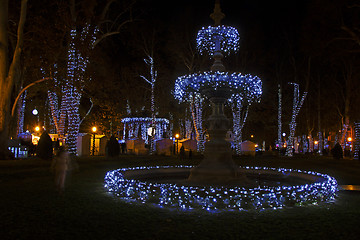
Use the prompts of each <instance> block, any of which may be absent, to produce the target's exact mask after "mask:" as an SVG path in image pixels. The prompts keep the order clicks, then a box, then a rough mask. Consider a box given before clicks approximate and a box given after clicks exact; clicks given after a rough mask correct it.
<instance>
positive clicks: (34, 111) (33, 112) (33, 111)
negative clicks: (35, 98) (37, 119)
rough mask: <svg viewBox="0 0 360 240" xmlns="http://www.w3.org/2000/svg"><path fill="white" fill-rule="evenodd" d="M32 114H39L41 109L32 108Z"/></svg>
mask: <svg viewBox="0 0 360 240" xmlns="http://www.w3.org/2000/svg"><path fill="white" fill-rule="evenodd" d="M32 114H33V115H35V116H36V115H38V114H39V111H38V110H37V109H36V108H35V109H34V110H32Z"/></svg>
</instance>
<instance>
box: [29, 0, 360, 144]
mask: <svg viewBox="0 0 360 240" xmlns="http://www.w3.org/2000/svg"><path fill="white" fill-rule="evenodd" d="M119 3H122V1H119ZM353 3H354V1H340V0H337V1H331V2H328V1H325V0H313V1H259V0H255V1H253V0H243V1H225V0H223V1H221V8H222V12H223V13H225V15H226V16H225V18H224V19H223V21H222V23H223V24H225V25H230V26H233V27H236V28H237V29H238V31H239V33H240V50H239V52H238V53H237V54H233V55H232V56H230V57H227V58H225V59H224V60H223V62H224V65H225V67H226V68H227V70H229V71H239V72H242V73H251V74H253V75H257V76H259V77H260V78H261V79H262V80H263V97H262V101H261V103H259V104H254V105H253V106H251V108H250V113H249V118H248V121H247V124H246V126H245V129H244V136H245V138H246V137H247V136H249V135H250V134H253V133H255V135H256V136H259V140H261V139H266V140H267V141H273V140H274V139H275V138H276V134H277V130H276V128H277V84H281V86H282V90H283V102H285V103H286V104H284V107H283V121H284V123H283V125H284V131H288V129H287V125H288V123H289V121H290V118H291V108H292V95H293V88H292V86H291V85H289V84H288V82H297V83H299V84H300V90H301V93H302V92H303V91H305V90H308V92H309V94H308V97H307V99H306V102H305V104H304V106H303V108H302V110H301V111H300V113H299V116H298V121H299V124H298V127H297V131H298V132H297V134H307V132H308V131H313V134H315V133H316V132H317V131H318V130H317V128H318V117H317V115H318V112H317V111H318V108H319V107H318V106H320V111H321V116H322V120H321V121H322V126H321V128H323V130H324V131H326V132H329V131H334V130H336V129H337V128H338V127H339V125H340V123H341V116H340V114H339V111H340V112H342V113H343V112H344V100H343V95H344V94H343V93H345V92H346V86H345V87H344V86H341V87H340V88H339V83H340V85H341V83H342V82H344V81H345V80H344V74H345V72H344V69H348V68H346V67H344V66H350V65H351V69H353V72H352V76H353V77H352V78H353V80H351V81H350V82H351V87H353V88H354V89H353V90H352V92H354V93H353V94H352V95H353V96H352V98H351V99H352V100H351V110H350V113H349V115H350V120H351V121H354V120H356V119H358V118H359V117H360V116H359V114H358V112H360V111H358V110H359V109H358V108H357V106H358V105H359V104H357V103H359V102H360V100H359V97H358V96H357V95H356V94H355V91H356V89H358V88H357V87H355V86H356V84H354V81H355V80H354V79H356V78H357V76H358V75H359V70H358V69H359V68H358V66H359V57H358V56H357V55H356V54H354V53H356V52H358V51H359V47H358V45H357V44H356V43H355V41H354V40H351V39H349V38H350V37H349V35H348V33H346V32H345V31H344V30H342V29H341V27H342V26H344V25H346V26H348V27H350V28H351V29H355V27H356V26H358V24H359V17H358V16H359V14H358V13H359V8H357V7H355V8H351V7H350V6H352V5H353ZM33 4H35V5H36V2H35V3H33ZM35 5H34V6H35ZM100 5H101V4H100ZM100 5H99V6H100ZM39 8H43V11H44V12H45V13H46V14H49V12H51V11H52V10H50V8H49V9H45V8H44V5H39ZM213 8H214V1H205V0H198V1H188V0H185V1H145V0H142V1H141V0H140V1H137V2H136V3H135V4H134V5H133V7H132V11H131V16H132V18H133V20H134V21H132V22H130V23H128V24H126V25H125V26H124V27H123V28H122V29H121V31H120V34H118V35H114V36H111V37H108V38H106V39H104V40H103V41H102V42H101V43H100V44H99V45H98V46H97V47H96V48H95V49H94V53H93V55H92V61H91V62H92V64H91V69H90V70H91V71H92V74H93V76H92V79H93V80H92V82H91V83H89V84H88V86H86V88H85V92H86V94H84V100H83V101H82V108H84V109H83V110H82V112H86V109H87V108H88V102H87V100H86V98H92V99H93V100H94V102H95V103H96V107H95V108H94V114H93V116H90V117H89V119H88V122H86V121H85V122H84V126H83V127H85V128H86V127H87V126H86V124H92V122H97V121H100V119H97V118H96V116H97V115H99V114H97V113H104V112H105V109H109V108H111V109H113V111H116V112H118V113H119V114H120V116H124V115H126V113H125V105H126V101H127V100H129V101H130V105H131V106H132V108H133V110H134V111H133V112H135V111H137V114H138V115H141V114H143V115H148V114H149V111H148V110H147V109H149V108H150V107H149V96H150V94H149V91H148V90H147V89H146V88H147V86H146V83H144V81H143V80H142V79H141V78H140V77H139V75H146V74H147V73H148V72H147V71H148V70H147V68H146V65H145V64H144V62H143V58H144V57H145V56H146V54H145V52H144V48H146V47H145V46H147V47H149V46H150V45H151V46H153V50H154V59H155V65H156V68H157V70H158V72H159V77H158V80H157V83H156V93H157V96H156V101H157V107H158V112H159V116H160V115H161V116H163V117H168V114H169V112H174V116H175V118H176V117H178V118H181V117H183V114H184V111H185V110H184V109H185V106H183V105H178V104H177V102H176V101H175V100H174V98H173V96H172V94H171V91H172V90H173V87H174V82H175V79H176V78H177V77H178V76H181V75H184V74H188V73H189V71H188V69H187V68H186V67H185V65H184V63H183V61H182V59H181V57H180V56H181V54H182V51H183V50H184V49H186V46H187V45H188V44H190V45H191V47H192V48H193V49H195V47H196V40H195V39H196V34H197V31H198V30H199V29H200V28H201V27H203V26H209V25H212V24H213V21H212V19H210V17H209V15H210V13H212V11H213ZM36 11H40V10H39V9H37V10H36ZM121 11H122V8H121V4H114V7H113V8H111V10H110V14H109V17H110V18H114V17H116V15H117V14H118V13H119V12H121ZM33 14H35V13H33ZM30 15H31V6H30ZM126 17H128V15H126V16H125V18H124V20H126ZM48 18H49V23H52V22H59V21H60V22H61V21H62V20H60V19H56V18H54V16H53V15H51V14H49V16H48ZM50 18H51V20H50ZM196 61H197V65H196V68H195V69H194V71H195V72H196V71H208V70H209V68H210V66H211V60H209V59H208V57H207V56H196ZM345 75H346V74H345ZM29 79H31V78H29ZM104 79H105V80H106V81H105V80H104ZM353 85H354V86H353ZM319 86H320V87H319ZM347 86H350V85H349V84H348V85H347ZM319 89H321V96H320V98H319V95H318V94H319ZM318 99H320V100H318ZM144 107H145V110H144ZM208 111H209V110H206V109H205V115H206V114H208ZM105 125H106V124H105Z"/></svg>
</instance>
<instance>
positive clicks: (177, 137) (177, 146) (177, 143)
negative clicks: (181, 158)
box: [175, 133, 180, 154]
mask: <svg viewBox="0 0 360 240" xmlns="http://www.w3.org/2000/svg"><path fill="white" fill-rule="evenodd" d="M179 137H180V135H179V134H178V133H177V134H175V139H176V154H178V153H179Z"/></svg>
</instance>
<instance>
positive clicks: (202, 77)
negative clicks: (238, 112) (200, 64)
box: [174, 71, 262, 103]
mask: <svg viewBox="0 0 360 240" xmlns="http://www.w3.org/2000/svg"><path fill="white" fill-rule="evenodd" d="M204 88H212V89H219V88H229V89H230V90H231V92H232V93H233V94H235V95H237V96H238V97H237V98H238V99H240V98H241V99H247V101H248V102H249V103H251V102H258V101H260V97H261V94H262V82H261V79H260V78H259V77H257V76H252V75H250V74H246V75H243V74H241V73H237V72H234V73H229V72H219V71H217V72H212V71H209V72H201V73H195V74H190V75H185V76H181V77H178V78H177V79H176V81H175V89H174V96H175V98H176V99H177V100H179V101H180V102H186V101H189V99H191V98H190V95H191V94H192V93H193V92H196V93H200V90H201V89H204Z"/></svg>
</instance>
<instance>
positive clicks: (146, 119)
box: [121, 117, 169, 124]
mask: <svg viewBox="0 0 360 240" xmlns="http://www.w3.org/2000/svg"><path fill="white" fill-rule="evenodd" d="M151 121H152V118H150V117H128V118H123V119H121V122H122V123H149V122H151ZM155 122H156V123H165V124H169V120H168V119H166V118H155Z"/></svg>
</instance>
